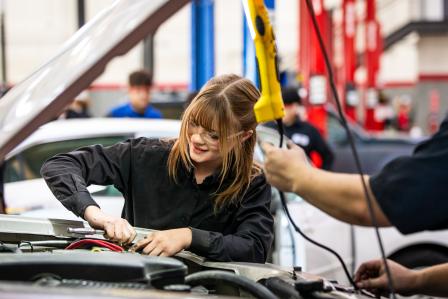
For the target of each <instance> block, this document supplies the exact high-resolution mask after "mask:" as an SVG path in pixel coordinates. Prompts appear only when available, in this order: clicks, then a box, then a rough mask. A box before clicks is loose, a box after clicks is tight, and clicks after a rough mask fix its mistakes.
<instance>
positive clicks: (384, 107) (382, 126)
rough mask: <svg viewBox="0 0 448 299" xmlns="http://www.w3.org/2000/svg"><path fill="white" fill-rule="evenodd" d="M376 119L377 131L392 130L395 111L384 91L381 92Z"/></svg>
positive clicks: (375, 114) (376, 109)
mask: <svg viewBox="0 0 448 299" xmlns="http://www.w3.org/2000/svg"><path fill="white" fill-rule="evenodd" d="M374 118H375V122H376V130H377V131H384V130H389V129H391V128H392V122H393V120H394V118H395V111H394V108H393V107H392V105H391V103H390V99H389V97H388V96H387V95H386V94H385V93H384V92H382V91H380V92H379V99H378V105H377V106H376V107H375V112H374Z"/></svg>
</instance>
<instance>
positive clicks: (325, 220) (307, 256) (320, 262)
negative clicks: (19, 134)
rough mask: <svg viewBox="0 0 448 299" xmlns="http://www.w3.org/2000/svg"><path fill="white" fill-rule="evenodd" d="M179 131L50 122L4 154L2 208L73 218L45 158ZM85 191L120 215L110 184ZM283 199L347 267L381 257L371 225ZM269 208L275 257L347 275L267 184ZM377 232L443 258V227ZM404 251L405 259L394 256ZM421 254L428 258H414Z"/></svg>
mask: <svg viewBox="0 0 448 299" xmlns="http://www.w3.org/2000/svg"><path fill="white" fill-rule="evenodd" d="M92 128H95V129H94V130H93V129H92ZM179 130H180V121H178V120H140V119H84V120H59V121H55V122H51V123H48V124H46V125H44V126H42V127H40V128H39V129H38V130H37V131H36V132H34V133H33V134H32V135H31V136H30V137H28V138H27V139H25V140H24V141H23V142H22V143H21V144H19V145H18V146H17V147H16V148H15V149H14V150H12V151H11V152H10V154H9V155H8V156H7V161H6V165H5V182H6V184H5V198H6V204H7V207H8V211H9V212H11V213H18V214H21V215H23V216H30V217H46V218H59V219H77V217H76V216H75V215H74V214H72V213H71V212H69V211H67V210H66V209H65V208H64V207H63V206H62V205H61V204H60V203H59V201H58V200H57V199H56V198H55V197H54V196H53V195H52V193H51V192H50V190H49V189H48V187H47V186H46V184H45V182H44V181H43V179H42V178H41V177H40V173H39V170H40V167H41V166H42V164H43V162H44V161H45V160H46V159H48V158H49V157H52V156H54V155H55V154H57V153H64V152H68V151H70V150H73V149H75V148H78V147H81V146H85V145H91V144H103V145H111V144H114V143H116V142H119V141H122V140H125V139H128V138H136V137H140V136H145V137H155V138H164V137H167V138H173V137H177V136H178V133H179ZM257 134H258V139H259V142H271V143H273V144H278V141H279V135H278V134H277V132H275V131H274V130H272V129H269V128H265V127H261V126H259V128H258V130H257ZM255 159H257V160H259V161H260V162H262V161H263V153H262V151H261V149H260V147H259V146H257V147H256V151H255ZM89 190H90V192H91V193H92V194H93V197H94V198H95V200H96V201H97V202H98V203H99V205H100V206H101V208H102V209H103V210H104V211H105V212H107V213H110V214H113V215H116V216H119V215H121V210H122V207H123V197H122V196H121V194H120V193H119V192H118V191H117V190H116V189H115V188H113V186H107V187H104V186H89ZM329 196H331V195H329ZM287 198H288V206H289V209H290V211H291V214H292V215H293V218H294V219H295V220H296V221H297V223H298V225H299V226H300V227H301V229H302V230H303V232H304V233H305V234H307V235H308V236H309V237H311V238H313V239H315V240H316V241H318V242H322V243H323V244H325V245H326V246H328V247H330V248H332V249H334V250H336V251H337V252H338V253H339V254H340V255H341V256H342V257H343V259H344V261H345V262H346V263H347V265H348V266H352V264H353V262H354V260H355V263H356V261H358V262H361V261H364V260H367V259H371V258H376V257H378V256H379V251H378V250H377V248H376V246H372V244H375V245H376V241H375V236H374V234H373V229H367V228H359V227H356V228H355V229H354V228H353V227H351V226H350V225H347V224H345V223H342V222H340V221H338V220H336V219H334V218H332V217H330V216H328V215H326V214H325V213H323V212H321V211H320V210H318V209H316V208H314V207H313V206H311V205H309V204H308V203H306V202H305V201H303V200H302V199H301V198H300V197H299V196H297V195H295V194H291V193H289V194H287ZM273 212H274V213H275V217H276V226H275V230H276V231H275V236H276V237H275V246H274V250H273V253H272V261H273V262H274V263H276V264H279V265H282V266H291V265H296V266H301V267H302V268H303V269H304V270H306V271H308V272H311V273H314V274H317V275H322V276H325V277H329V278H333V279H338V280H342V281H345V277H344V274H343V272H342V269H341V267H340V265H339V262H338V261H337V259H335V258H334V257H333V256H332V255H330V254H328V253H327V252H324V251H323V250H321V249H320V248H317V247H316V246H314V245H312V244H309V243H308V242H306V241H305V240H303V239H302V238H301V237H300V236H299V235H297V234H296V233H295V232H294V231H293V230H292V227H291V226H290V225H289V223H288V221H287V219H286V217H285V215H284V213H283V211H282V208H281V206H280V204H279V196H278V190H276V189H273ZM381 231H382V235H383V240H384V243H385V247H386V252H387V255H388V256H389V257H392V258H394V259H397V260H399V261H404V262H412V263H414V264H411V265H414V266H422V265H425V264H431V263H435V262H441V261H443V260H444V258H447V255H445V253H446V252H447V251H448V249H447V248H448V238H447V237H448V234H447V232H437V233H419V234H414V235H411V236H403V235H401V234H400V233H398V231H397V230H395V229H381ZM437 253H438V254H437ZM428 254H429V255H428ZM403 256H404V258H405V259H404V260H400V258H402V257H403ZM423 258H425V259H426V260H421V261H419V260H420V259H423ZM427 258H429V259H427ZM447 260H448V259H447Z"/></svg>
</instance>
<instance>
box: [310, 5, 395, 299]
mask: <svg viewBox="0 0 448 299" xmlns="http://www.w3.org/2000/svg"><path fill="white" fill-rule="evenodd" d="M305 3H306V6H307V9H308V12H309V15H310V17H311V22H312V23H313V28H314V31H315V32H316V35H317V40H318V42H319V48H320V49H321V51H322V55H323V56H324V62H325V67H326V69H327V72H328V81H329V83H330V89H331V92H332V94H333V97H334V100H335V101H336V106H337V109H338V112H339V116H340V117H341V120H342V124H343V127H344V129H345V132H346V133H347V137H348V141H349V144H350V148H351V150H352V153H353V158H354V160H355V165H356V169H357V171H358V174H359V176H360V179H361V184H362V189H363V191H364V196H365V198H366V201H367V207H368V211H369V216H370V218H371V219H372V226H373V227H374V228H375V233H376V238H377V240H378V245H379V247H380V252H381V258H382V260H383V262H384V266H385V269H386V275H387V283H388V287H389V291H390V294H391V297H392V298H393V299H396V295H395V288H394V283H393V280H392V274H391V272H390V269H389V265H388V263H387V260H386V253H385V250H384V246H383V241H382V239H381V235H380V232H379V229H378V221H377V219H376V217H375V212H374V210H373V204H372V202H373V200H372V198H371V197H370V193H369V191H368V189H367V184H366V182H365V179H364V175H363V173H364V172H363V170H362V167H361V161H360V159H359V155H358V151H357V149H356V145H355V142H354V141H353V136H352V132H351V131H350V128H349V127H348V124H347V119H346V118H345V115H344V112H343V111H342V104H341V101H340V100H339V94H338V92H337V89H336V83H335V80H334V75H333V68H332V67H331V63H330V57H329V56H328V53H327V50H326V48H325V44H324V40H323V38H322V34H321V32H320V29H319V25H318V24H317V19H316V14H315V13H314V8H313V4H312V2H311V0H305Z"/></svg>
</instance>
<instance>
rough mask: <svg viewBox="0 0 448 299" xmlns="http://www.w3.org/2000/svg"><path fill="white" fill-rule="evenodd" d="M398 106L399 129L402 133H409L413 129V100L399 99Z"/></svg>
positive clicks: (403, 97)
mask: <svg viewBox="0 0 448 299" xmlns="http://www.w3.org/2000/svg"><path fill="white" fill-rule="evenodd" d="M397 106H398V108H397V110H398V112H397V129H398V131H400V132H409V130H410V129H411V127H412V119H411V110H412V105H411V99H410V98H409V97H406V96H402V97H399V98H397ZM433 133H435V132H433Z"/></svg>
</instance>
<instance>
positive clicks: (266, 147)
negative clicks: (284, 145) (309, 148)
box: [261, 142, 312, 193]
mask: <svg viewBox="0 0 448 299" xmlns="http://www.w3.org/2000/svg"><path fill="white" fill-rule="evenodd" d="M261 147H262V149H263V151H264V153H265V162H264V171H265V174H266V179H267V180H268V182H269V183H270V184H271V185H272V186H274V187H276V188H278V189H280V190H281V191H286V192H296V193H298V192H297V191H299V189H300V184H299V182H300V179H302V178H303V177H304V176H306V175H307V169H310V168H312V167H311V165H310V164H309V162H308V159H307V156H306V154H305V152H304V151H303V149H302V148H300V147H298V146H297V145H295V144H294V143H292V142H288V149H280V148H278V147H275V146H273V145H272V144H269V143H263V144H262V145H261Z"/></svg>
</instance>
